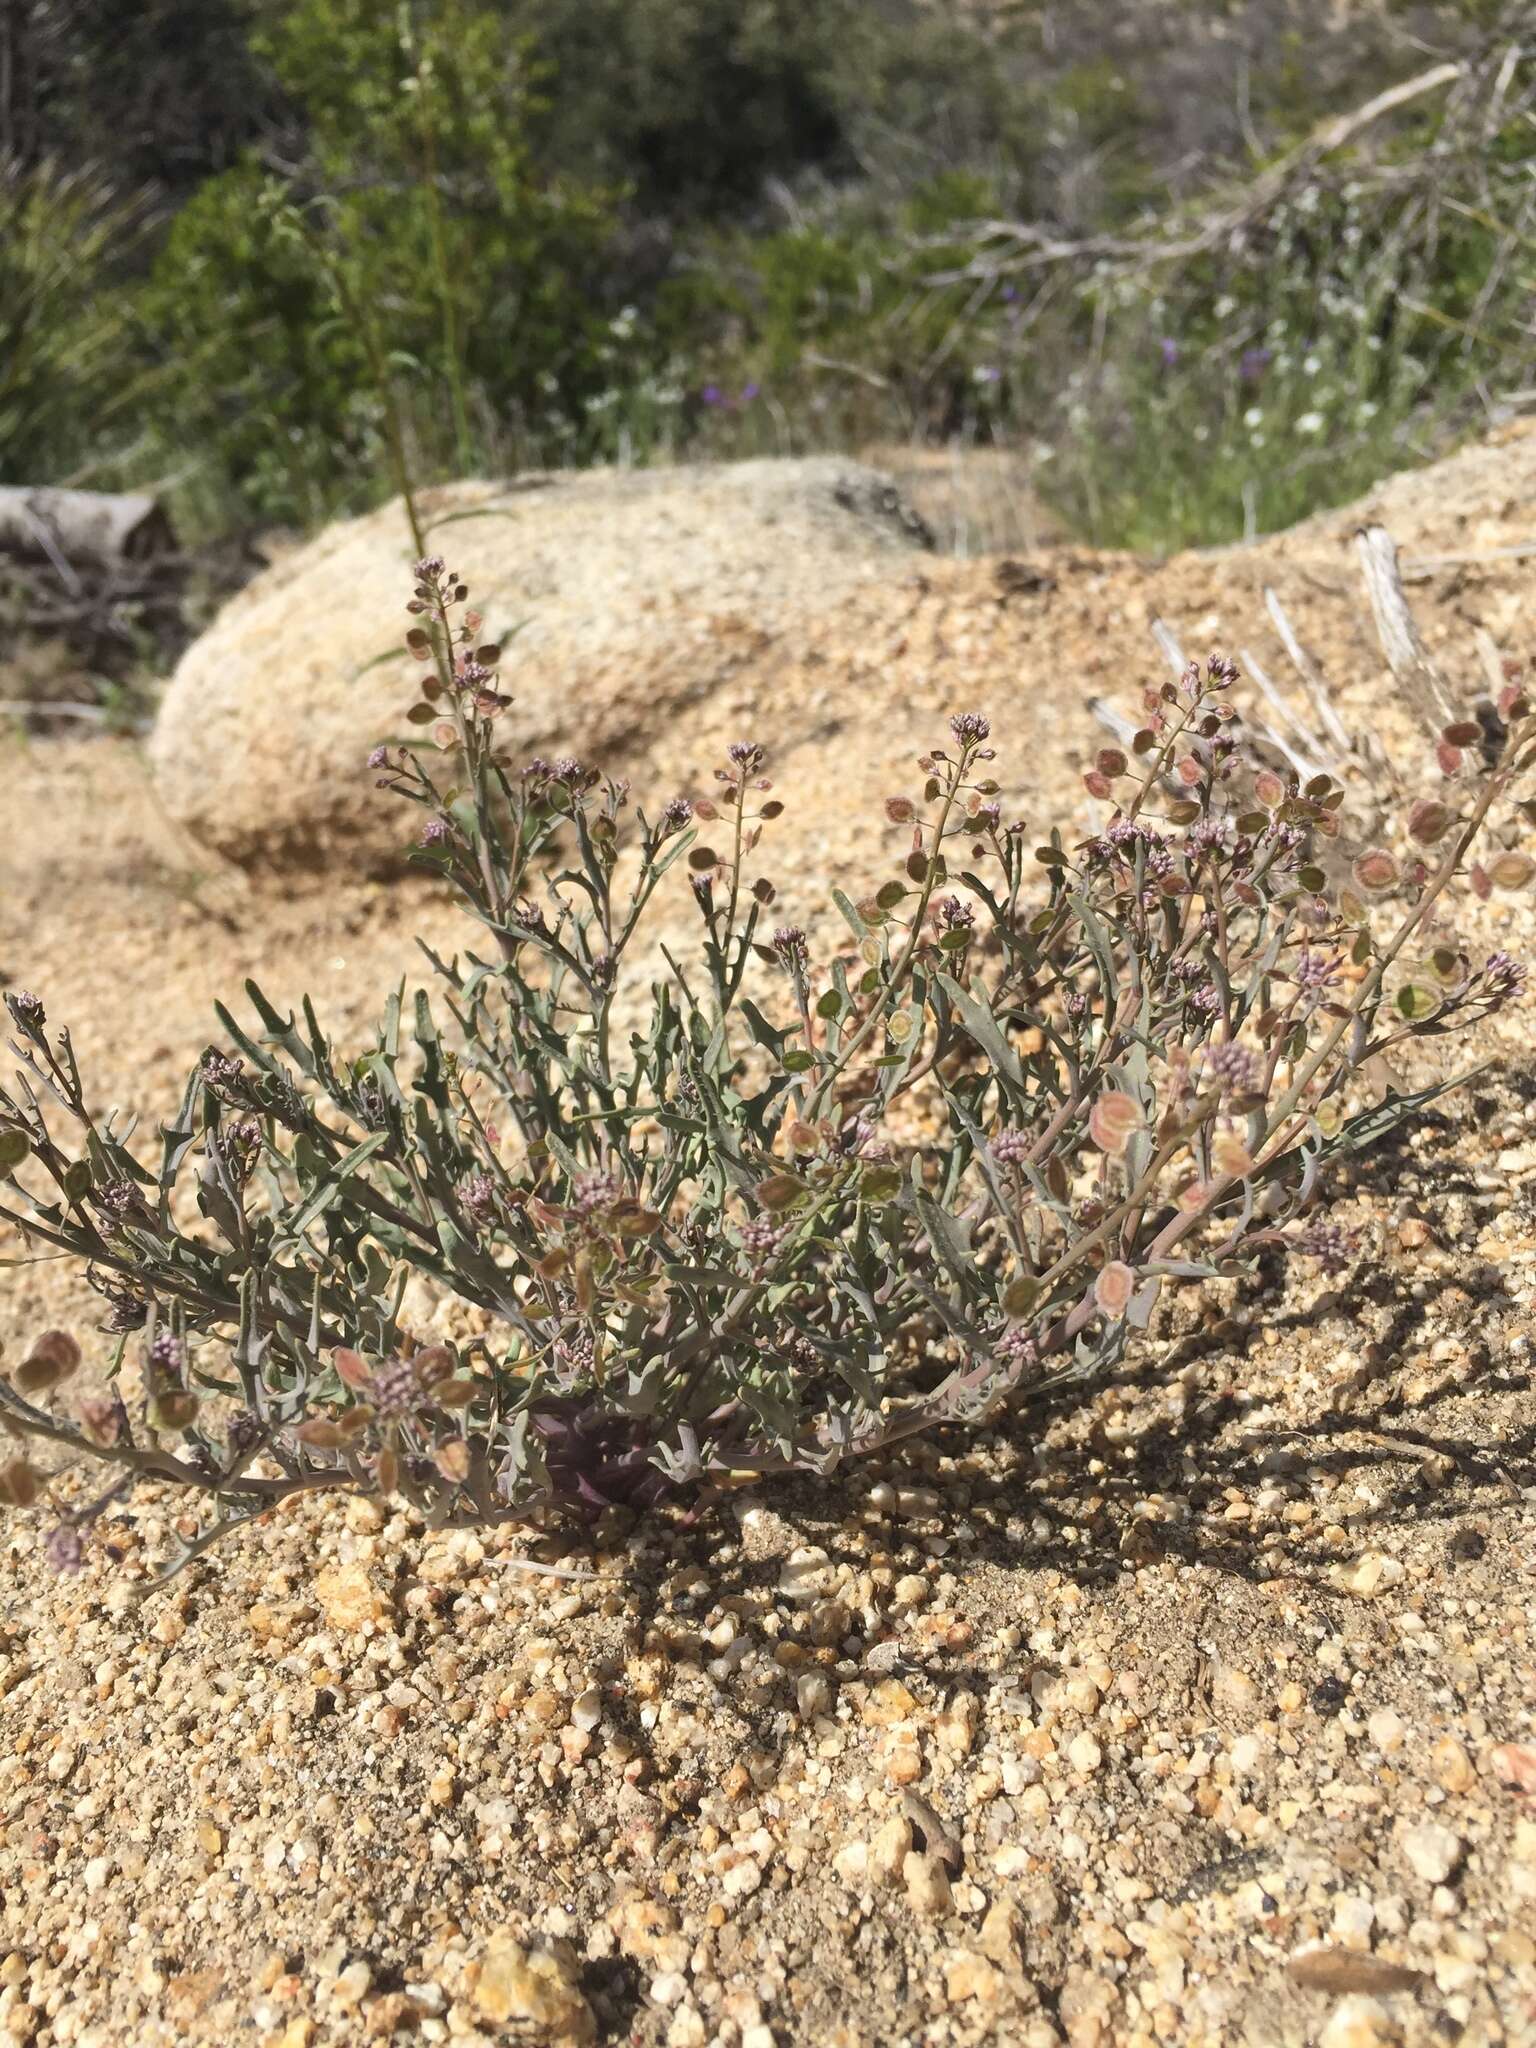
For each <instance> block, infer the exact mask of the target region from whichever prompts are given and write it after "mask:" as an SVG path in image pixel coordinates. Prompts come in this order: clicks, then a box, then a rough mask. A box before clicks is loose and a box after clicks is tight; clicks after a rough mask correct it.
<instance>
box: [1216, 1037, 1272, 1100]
mask: <svg viewBox="0 0 1536 2048" xmlns="http://www.w3.org/2000/svg"><path fill="white" fill-rule="evenodd" d="M1205 1063H1206V1065H1207V1066H1208V1067H1209V1068H1210V1070H1211V1073H1212V1074H1213V1075H1214V1076H1215V1079H1216V1083H1217V1086H1218V1087H1219V1088H1220V1089H1221V1092H1222V1094H1223V1095H1252V1094H1253V1092H1254V1091H1255V1089H1256V1088H1257V1087H1258V1085H1259V1063H1258V1061H1257V1060H1256V1059H1255V1058H1254V1056H1253V1054H1252V1053H1251V1052H1250V1051H1249V1050H1248V1048H1247V1046H1246V1045H1236V1044H1234V1043H1233V1042H1232V1041H1231V1040H1228V1041H1227V1043H1226V1044H1224V1045H1211V1046H1207V1047H1206V1052H1205Z"/></svg>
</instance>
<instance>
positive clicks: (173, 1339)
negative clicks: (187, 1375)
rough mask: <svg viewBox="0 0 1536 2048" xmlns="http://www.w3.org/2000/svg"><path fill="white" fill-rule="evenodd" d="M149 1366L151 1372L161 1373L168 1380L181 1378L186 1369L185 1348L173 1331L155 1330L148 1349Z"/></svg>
mask: <svg viewBox="0 0 1536 2048" xmlns="http://www.w3.org/2000/svg"><path fill="white" fill-rule="evenodd" d="M149 1365H150V1370H151V1371H152V1372H158V1373H163V1374H165V1376H166V1377H167V1378H168V1379H175V1380H179V1379H180V1378H181V1377H182V1374H183V1373H184V1372H185V1371H186V1368H187V1347H186V1345H185V1344H183V1343H182V1341H181V1339H180V1338H179V1337H178V1336H177V1335H176V1334H175V1332H174V1331H173V1330H156V1332H155V1335H154V1339H153V1342H152V1343H151V1344H150V1347H149Z"/></svg>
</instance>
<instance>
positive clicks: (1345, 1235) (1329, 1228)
mask: <svg viewBox="0 0 1536 2048" xmlns="http://www.w3.org/2000/svg"><path fill="white" fill-rule="evenodd" d="M1356 1241H1357V1234H1356V1232H1354V1231H1353V1230H1346V1229H1345V1228H1344V1226H1343V1225H1342V1224H1340V1223H1314V1224H1312V1225H1311V1226H1310V1227H1309V1228H1308V1229H1306V1230H1304V1231H1302V1232H1301V1233H1300V1234H1299V1235H1298V1236H1297V1237H1296V1238H1294V1239H1293V1240H1292V1242H1293V1244H1294V1246H1295V1248H1296V1250H1297V1251H1299V1252H1300V1253H1301V1255H1302V1257H1303V1258H1307V1259H1316V1260H1317V1262H1318V1264H1319V1265H1320V1266H1321V1267H1322V1269H1323V1271H1324V1272H1325V1273H1342V1272H1343V1270H1344V1268H1345V1267H1346V1266H1347V1265H1348V1264H1349V1261H1350V1259H1351V1258H1352V1257H1353V1255H1354V1250H1355V1244H1356Z"/></svg>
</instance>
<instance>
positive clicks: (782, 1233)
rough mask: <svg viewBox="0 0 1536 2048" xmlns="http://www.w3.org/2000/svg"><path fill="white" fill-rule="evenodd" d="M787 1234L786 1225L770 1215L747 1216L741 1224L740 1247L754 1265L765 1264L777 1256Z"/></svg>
mask: <svg viewBox="0 0 1536 2048" xmlns="http://www.w3.org/2000/svg"><path fill="white" fill-rule="evenodd" d="M788 1236H789V1229H788V1226H787V1225H785V1224H782V1223H775V1222H774V1220H773V1218H772V1217H771V1216H749V1217H748V1218H747V1220H746V1222H745V1223H743V1224H742V1226H741V1231H740V1237H741V1248H742V1250H743V1251H744V1252H745V1253H746V1254H747V1255H748V1257H749V1258H750V1259H751V1260H752V1262H753V1264H754V1265H766V1264H767V1263H768V1262H769V1260H770V1259H775V1258H777V1257H778V1255H779V1252H780V1251H781V1250H782V1249H783V1246H784V1242H785V1239H786V1238H787V1237H788Z"/></svg>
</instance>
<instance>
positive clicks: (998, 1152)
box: [992, 1130, 1035, 1166]
mask: <svg viewBox="0 0 1536 2048" xmlns="http://www.w3.org/2000/svg"><path fill="white" fill-rule="evenodd" d="M1034 1142H1035V1141H1034V1139H1033V1138H1032V1137H1031V1136H1030V1134H1029V1132H1028V1131H1020V1130H1006V1131H999V1132H998V1134H997V1136H996V1137H995V1138H994V1139H993V1140H992V1157H993V1158H994V1159H995V1160H997V1161H998V1162H999V1164H1000V1165H1003V1166H1022V1165H1023V1164H1024V1163H1025V1161H1026V1160H1027V1159H1028V1158H1029V1155H1030V1153H1031V1151H1032V1150H1033V1149H1034Z"/></svg>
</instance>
